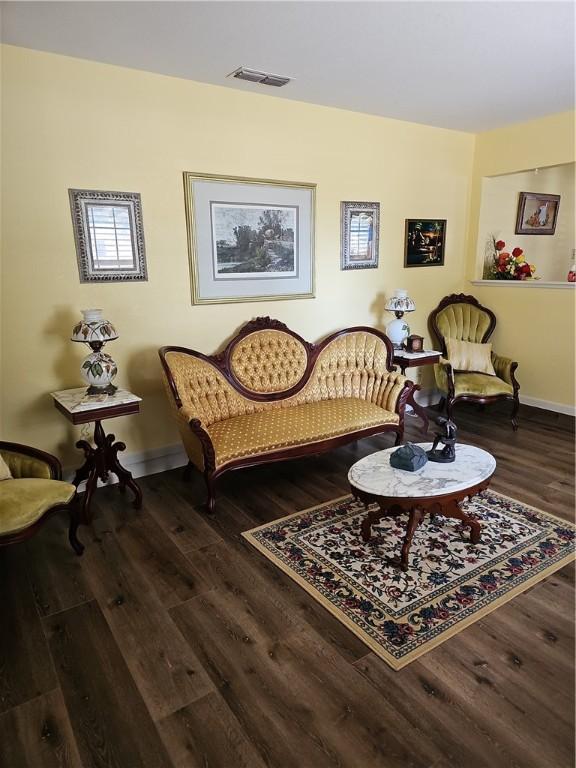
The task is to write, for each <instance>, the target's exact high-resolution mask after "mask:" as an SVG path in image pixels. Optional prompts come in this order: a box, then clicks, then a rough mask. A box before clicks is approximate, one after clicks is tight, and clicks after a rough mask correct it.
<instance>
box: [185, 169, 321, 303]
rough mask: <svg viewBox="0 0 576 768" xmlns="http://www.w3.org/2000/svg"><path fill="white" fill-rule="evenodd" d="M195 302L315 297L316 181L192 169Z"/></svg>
mask: <svg viewBox="0 0 576 768" xmlns="http://www.w3.org/2000/svg"><path fill="white" fill-rule="evenodd" d="M184 190H185V200H186V218H187V224H188V246H189V253H190V272H191V278H192V302H193V303H194V304H209V303H224V302H232V301H265V300H272V299H304V298H313V296H314V205H315V190H316V185H315V184H298V183H293V182H289V181H270V180H267V179H245V178H239V177H236V176H214V175H209V174H201V173H189V172H185V173H184Z"/></svg>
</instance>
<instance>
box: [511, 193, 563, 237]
mask: <svg viewBox="0 0 576 768" xmlns="http://www.w3.org/2000/svg"><path fill="white" fill-rule="evenodd" d="M559 207H560V195H541V194H538V193H537V192H520V197H519V199H518V214H517V216H516V234H517V235H553V234H554V232H555V231H556V220H557V219H558V208H559Z"/></svg>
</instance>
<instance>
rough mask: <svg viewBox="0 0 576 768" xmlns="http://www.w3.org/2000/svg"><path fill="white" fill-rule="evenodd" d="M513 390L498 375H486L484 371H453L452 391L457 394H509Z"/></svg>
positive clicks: (482, 395) (486, 395)
mask: <svg viewBox="0 0 576 768" xmlns="http://www.w3.org/2000/svg"><path fill="white" fill-rule="evenodd" d="M513 392H514V390H513V388H512V386H511V385H510V384H507V383H506V382H505V381H503V380H502V379H500V378H498V376H488V375H487V374H485V373H455V374H454V393H455V395H456V397H458V396H459V395H476V396H478V397H489V396H490V395H511V394H513Z"/></svg>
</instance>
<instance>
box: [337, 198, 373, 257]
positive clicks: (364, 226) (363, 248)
mask: <svg viewBox="0 0 576 768" xmlns="http://www.w3.org/2000/svg"><path fill="white" fill-rule="evenodd" d="M340 217H341V235H342V242H341V246H340V247H341V256H340V267H341V269H370V268H375V267H377V266H378V234H379V229H380V203H356V202H342V203H341V204H340Z"/></svg>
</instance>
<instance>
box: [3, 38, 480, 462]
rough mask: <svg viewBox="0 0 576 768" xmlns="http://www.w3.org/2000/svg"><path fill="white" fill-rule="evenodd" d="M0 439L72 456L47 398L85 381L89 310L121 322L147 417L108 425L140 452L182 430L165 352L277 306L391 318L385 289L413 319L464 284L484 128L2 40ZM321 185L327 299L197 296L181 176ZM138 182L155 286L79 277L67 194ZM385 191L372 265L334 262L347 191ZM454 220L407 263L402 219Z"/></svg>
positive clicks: (310, 327)
mask: <svg viewBox="0 0 576 768" xmlns="http://www.w3.org/2000/svg"><path fill="white" fill-rule="evenodd" d="M2 55H3V62H2V70H3V72H2V75H3V115H2V118H3V144H2V152H3V160H4V169H3V177H2V185H3V190H2V192H3V195H2V201H3V212H4V228H3V232H2V246H3V253H4V256H3V258H4V274H3V281H2V289H3V294H2V312H3V315H4V322H3V324H2V331H3V337H2V354H3V366H2V399H3V403H4V409H3V420H4V423H3V425H2V435H3V438H4V439H14V440H21V441H23V442H31V443H34V444H35V445H38V446H39V447H42V448H44V449H47V450H52V451H55V452H57V453H58V454H60V455H61V456H62V457H63V459H64V461H65V463H66V464H74V463H75V462H76V461H77V457H76V452H75V450H74V448H73V438H74V437H75V436H76V433H75V432H73V430H72V428H70V427H68V426H67V423H66V422H65V420H64V418H63V417H62V416H61V415H60V414H59V413H58V412H57V411H56V410H55V409H54V408H53V406H52V403H51V400H50V398H49V396H48V393H49V392H50V391H52V390H54V389H63V388H67V387H73V386H81V384H82V382H81V380H80V378H79V363H80V361H81V359H82V357H83V355H84V354H86V351H87V350H84V349H82V348H80V346H79V345H75V344H72V343H71V342H69V341H68V339H69V335H70V331H71V328H72V326H73V324H74V322H75V321H76V320H77V319H78V318H79V314H80V309H83V308H87V307H101V308H102V309H103V310H104V312H105V314H106V316H107V317H109V318H110V319H111V320H112V321H113V322H114V324H115V325H116V327H117V328H118V330H119V333H120V338H119V339H118V340H117V341H115V342H113V343H112V344H111V345H110V346H109V351H110V353H111V354H112V355H113V356H114V357H115V359H116V360H117V362H118V366H119V375H118V383H119V384H120V385H124V386H127V387H129V388H130V389H132V390H133V391H134V392H137V393H138V394H140V395H142V397H143V398H144V403H143V407H142V414H141V415H140V416H137V417H136V416H132V417H126V418H123V419H118V420H117V421H116V422H115V423H114V424H113V425H111V426H112V428H113V429H114V431H115V432H116V434H117V435H119V436H121V437H122V439H125V440H126V442H127V443H128V450H129V451H130V452H138V451H141V450H145V449H154V448H160V447H162V446H165V445H169V444H173V443H176V442H177V441H178V438H177V435H176V432H175V430H174V428H173V425H172V423H171V421H170V417H169V412H168V408H167V405H166V402H165V396H164V393H163V391H162V388H161V383H160V368H159V362H158V358H157V354H156V350H157V348H158V347H159V346H161V345H162V344H183V345H186V346H190V347H193V348H197V349H200V350H203V351H205V352H212V351H215V350H216V349H217V348H218V346H219V345H220V344H221V343H222V342H223V341H224V340H225V339H226V338H227V337H228V336H230V335H231V334H232V333H233V332H234V331H235V329H237V328H238V327H239V326H240V325H241V324H242V323H243V322H244V321H245V320H248V319H250V318H252V317H255V316H258V315H264V314H270V315H272V316H274V317H277V318H279V319H280V320H282V321H284V322H286V323H287V324H288V325H289V326H290V327H292V328H294V329H295V330H297V331H298V332H300V333H301V334H302V335H303V336H304V337H306V338H308V339H312V340H315V339H318V338H319V337H321V336H323V335H324V334H326V333H328V332H330V331H332V330H334V329H337V328H341V327H344V326H346V325H352V324H362V323H366V324H372V325H377V326H380V327H383V324H384V323H385V322H387V320H388V319H389V318H388V317H386V316H385V315H386V313H384V312H383V311H382V304H383V298H384V295H385V294H387V293H389V292H390V291H391V290H392V289H394V288H396V287H400V288H407V289H408V290H409V292H410V294H411V295H412V297H413V298H414V300H415V301H416V305H417V311H416V312H415V313H414V314H413V315H412V316H411V318H410V320H411V327H412V330H413V331H415V332H420V333H421V334H422V335H424V336H426V337H427V341H429V339H428V332H427V329H426V321H427V317H428V313H429V311H430V310H431V309H432V308H433V306H435V305H436V303H437V302H438V300H439V298H440V297H441V296H443V295H445V294H447V293H451V292H452V291H456V290H460V289H461V287H462V285H463V283H464V277H465V274H464V271H465V260H464V259H463V257H462V255H463V253H464V252H465V245H466V230H467V216H468V211H469V202H470V200H469V185H470V179H471V173H472V162H473V152H474V137H473V136H472V135H470V134H466V133H460V132H455V131H447V130H443V129H438V128H430V127H425V126H422V125H416V124H411V123H405V122H400V121H394V120H388V119H383V118H378V117H373V116H368V115H362V114H356V113H353V112H347V111H343V110H336V109H330V108H326V107H319V106H313V105H310V104H303V103H298V102H293V101H286V100H283V99H278V98H273V97H270V96H261V95H258V94H247V93H244V92H239V91H236V90H233V89H228V88H221V87H215V86H211V85H204V84H199V83H194V82H189V81H185V80H179V79H175V78H169V77H163V76H159V75H154V74H149V73H144V72H139V71H134V70H129V69H124V68H118V67H111V66H107V65H103V64H97V63H92V62H88V61H83V60H75V59H71V58H66V57H61V56H56V55H52V54H46V53H40V52H35V51H30V50H25V49H20V48H15V47H10V46H5V47H4V49H3V54H2ZM184 170H188V171H202V172H209V173H222V174H231V175H239V176H254V177H266V178H277V179H286V180H295V181H307V182H315V183H317V185H318V189H317V210H316V238H317V240H316V287H317V298H316V299H311V300H294V301H282V302H263V303H247V304H228V305H225V304H224V305H214V306H192V304H191V299H190V280H189V272H188V252H187V242H186V227H185V218H184V196H183V184H182V171H184ZM69 187H77V188H86V189H112V190H123V191H137V192H140V193H141V194H142V207H143V215H144V228H145V237H146V247H147V257H148V271H149V281H148V282H147V283H138V284H132V285H131V284H127V283H120V284H116V285H104V284H101V285H81V284H80V283H79V280H78V271H77V266H76V255H75V248H74V239H73V233H72V225H71V219H70V210H69V204H68V188H69ZM341 200H379V201H380V203H381V238H380V266H379V268H378V270H361V271H358V272H352V271H348V272H342V271H341V270H340V263H339V260H340V242H339V239H340V201H341ZM407 217H430V218H446V219H448V231H447V234H448V238H447V252H446V265H445V266H443V267H433V268H427V269H424V268H423V269H404V268H403V248H404V243H403V240H404V219H405V218H407Z"/></svg>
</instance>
